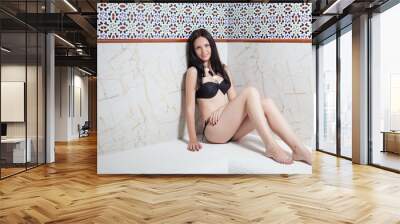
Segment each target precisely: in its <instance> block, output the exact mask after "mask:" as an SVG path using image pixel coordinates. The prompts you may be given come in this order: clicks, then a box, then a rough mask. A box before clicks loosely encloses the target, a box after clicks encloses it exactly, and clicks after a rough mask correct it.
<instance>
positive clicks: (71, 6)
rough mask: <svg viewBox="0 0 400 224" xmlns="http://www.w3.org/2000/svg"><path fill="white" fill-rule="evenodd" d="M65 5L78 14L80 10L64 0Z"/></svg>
mask: <svg viewBox="0 0 400 224" xmlns="http://www.w3.org/2000/svg"><path fill="white" fill-rule="evenodd" d="M64 2H65V4H67V5H68V6H69V7H70V8H71V9H72V10H74V11H75V12H78V10H77V9H76V8H75V7H74V6H73V5H72V4H71V3H69V1H68V0H64Z"/></svg>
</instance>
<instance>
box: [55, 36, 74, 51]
mask: <svg viewBox="0 0 400 224" xmlns="http://www.w3.org/2000/svg"><path fill="white" fill-rule="evenodd" d="M54 36H55V37H57V38H58V39H60V40H61V41H63V42H64V43H66V44H67V45H69V46H70V47H73V48H75V45H73V44H72V43H71V42H69V41H68V40H66V39H64V38H62V37H60V36H58V35H57V34H54Z"/></svg>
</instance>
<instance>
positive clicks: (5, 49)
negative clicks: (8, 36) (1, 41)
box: [1, 47, 11, 53]
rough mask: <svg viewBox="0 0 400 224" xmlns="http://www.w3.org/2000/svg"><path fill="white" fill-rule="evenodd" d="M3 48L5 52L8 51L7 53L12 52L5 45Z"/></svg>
mask: <svg viewBox="0 0 400 224" xmlns="http://www.w3.org/2000/svg"><path fill="white" fill-rule="evenodd" d="M1 50H2V51H4V52H6V53H10V52H11V51H10V50H8V49H7V48H5V47H1Z"/></svg>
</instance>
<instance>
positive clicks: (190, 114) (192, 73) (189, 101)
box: [185, 67, 201, 150]
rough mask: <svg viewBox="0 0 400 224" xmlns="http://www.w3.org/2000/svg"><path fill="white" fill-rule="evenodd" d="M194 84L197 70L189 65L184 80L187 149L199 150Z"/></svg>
mask: <svg viewBox="0 0 400 224" xmlns="http://www.w3.org/2000/svg"><path fill="white" fill-rule="evenodd" d="M196 84H197V70H196V68H194V67H190V68H189V69H188V70H187V72H186V81H185V102H186V123H187V128H188V132H189V145H188V149H189V150H199V149H200V148H201V146H200V144H199V143H198V142H197V135H196V127H195V119H194V113H195V107H196Z"/></svg>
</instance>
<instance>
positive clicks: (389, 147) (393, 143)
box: [381, 131, 400, 154]
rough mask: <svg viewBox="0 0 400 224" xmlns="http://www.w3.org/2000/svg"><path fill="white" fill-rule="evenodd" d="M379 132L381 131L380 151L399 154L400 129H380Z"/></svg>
mask: <svg viewBox="0 0 400 224" xmlns="http://www.w3.org/2000/svg"><path fill="white" fill-rule="evenodd" d="M381 133H383V150H382V152H392V153H396V154H400V131H382V132H381Z"/></svg>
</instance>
